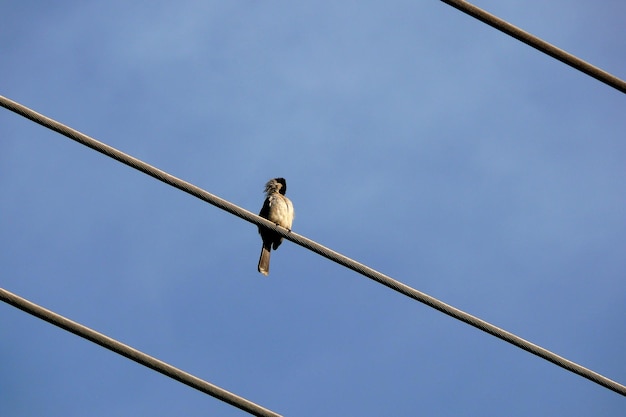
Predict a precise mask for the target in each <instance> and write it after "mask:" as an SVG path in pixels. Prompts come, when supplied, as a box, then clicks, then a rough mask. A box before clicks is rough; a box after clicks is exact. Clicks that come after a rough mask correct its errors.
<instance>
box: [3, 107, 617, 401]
mask: <svg viewBox="0 0 626 417" xmlns="http://www.w3.org/2000/svg"><path fill="white" fill-rule="evenodd" d="M0 105H1V106H3V107H5V108H7V109H9V110H11V111H13V112H15V113H18V114H20V115H22V116H24V117H26V118H28V119H30V120H32V121H34V122H36V123H39V124H41V125H42V126H45V127H47V128H49V129H52V130H54V131H56V132H59V133H61V134H62V135H64V136H67V137H68V138H70V139H73V140H75V141H77V142H79V143H82V144H84V145H86V146H88V147H90V148H92V149H95V150H97V151H98V152H101V153H103V154H105V155H108V156H110V157H112V158H114V159H116V160H118V161H120V162H122V163H124V164H126V165H128V166H131V167H133V168H135V169H138V170H139V171H142V172H144V173H146V174H148V175H150V176H152V177H154V178H157V179H158V180H160V181H163V182H165V183H166V184H169V185H172V186H173V187H176V188H178V189H179V190H182V191H185V192H187V193H189V194H191V195H193V196H196V197H198V198H200V199H201V200H203V201H206V202H207V203H209V204H212V205H214V206H216V207H219V208H221V209H223V210H226V211H228V212H229V213H232V214H234V215H236V216H238V217H240V218H242V219H244V220H247V221H249V222H250V223H254V224H256V225H259V226H263V227H266V228H268V229H271V230H273V231H275V232H276V233H278V234H280V235H281V236H283V237H284V238H285V239H287V240H290V241H292V242H294V243H296V244H298V245H300V246H302V247H305V248H307V249H309V250H311V251H313V252H315V253H317V254H319V255H322V256H323V257H325V258H327V259H330V260H331V261H333V262H336V263H338V264H340V265H343V266H345V267H347V268H349V269H351V270H353V271H355V272H358V273H359V274H361V275H364V276H366V277H368V278H370V279H372V280H374V281H376V282H378V283H380V284H383V285H385V286H387V287H389V288H391V289H392V290H394V291H397V292H399V293H401V294H404V295H406V296H407V297H410V298H412V299H414V300H416V301H419V302H421V303H423V304H426V305H428V306H430V307H432V308H434V309H436V310H439V311H441V312H442V313H444V314H447V315H448V316H450V317H453V318H455V319H457V320H461V321H463V322H465V323H467V324H469V325H471V326H473V327H476V328H477V329H480V330H482V331H484V332H486V333H489V334H491V335H493V336H495V337H497V338H499V339H501V340H504V341H505V342H508V343H510V344H512V345H514V346H517V347H519V348H521V349H524V350H525V351H527V352H530V353H532V354H533V355H536V356H539V357H540V358H543V359H545V360H547V361H549V362H552V363H554V364H555V365H558V366H560V367H561V368H563V369H566V370H568V371H570V372H573V373H575V374H578V375H580V376H582V377H584V378H587V379H588V380H590V381H593V382H595V383H597V384H599V385H602V386H604V387H606V388H608V389H610V390H613V391H615V392H617V393H619V394H621V395H624V396H626V386H624V385H622V384H619V383H617V382H615V381H613V380H611V379H609V378H607V377H605V376H603V375H600V374H599V373H597V372H594V371H592V370H590V369H587V368H585V367H583V366H581V365H578V364H577V363H575V362H572V361H570V360H568V359H565V358H564V357H562V356H559V355H557V354H555V353H553V352H550V351H549V350H547V349H544V348H542V347H541V346H538V345H535V344H533V343H531V342H529V341H527V340H524V339H522V338H521V337H519V336H516V335H514V334H513V333H510V332H508V331H506V330H504V329H501V328H499V327H497V326H494V325H493V324H490V323H488V322H486V321H484V320H481V319H479V318H478V317H475V316H472V315H471V314H469V313H466V312H464V311H461V310H459V309H457V308H455V307H452V306H451V305H448V304H446V303H444V302H443V301H439V300H437V299H436V298H434V297H431V296H429V295H427V294H425V293H423V292H420V291H418V290H416V289H414V288H411V287H409V286H408V285H405V284H403V283H401V282H399V281H396V280H395V279H393V278H391V277H388V276H387V275H384V274H382V273H380V272H378V271H376V270H374V269H372V268H370V267H368V266H366V265H364V264H362V263H360V262H357V261H355V260H353V259H350V258H348V257H347V256H344V255H342V254H340V253H338V252H335V251H333V250H331V249H329V248H327V247H325V246H322V245H320V244H319V243H317V242H314V241H312V240H310V239H307V238H306V237H304V236H301V235H298V234H297V233H294V232H291V231H289V230H287V229H283V228H282V227H278V226H276V225H275V224H274V223H272V222H270V221H268V220H266V219H264V218H262V217H259V216H257V215H255V214H253V213H251V212H249V211H248V210H244V209H242V208H241V207H238V206H236V205H235V204H232V203H230V202H228V201H226V200H223V199H221V198H219V197H216V196H214V195H213V194H210V193H208V192H206V191H204V190H202V189H201V188H199V187H197V186H195V185H192V184H190V183H188V182H185V181H183V180H181V179H179V178H176V177H174V176H172V175H169V174H168V173H166V172H164V171H161V170H160V169H158V168H155V167H153V166H151V165H148V164H146V163H145V162H142V161H140V160H138V159H136V158H133V157H132V156H130V155H127V154H125V153H123V152H121V151H119V150H117V149H114V148H112V147H110V146H108V145H105V144H103V143H101V142H98V141H97V140H95V139H93V138H90V137H89V136H87V135H84V134H82V133H80V132H78V131H76V130H74V129H71V128H69V127H67V126H64V125H62V124H61V123H59V122H56V121H54V120H52V119H50V118H48V117H45V116H43V115H42V114H39V113H37V112H35V111H33V110H31V109H29V108H27V107H25V106H23V105H21V104H18V103H16V102H14V101H12V100H9V99H7V98H5V97H3V96H0Z"/></svg>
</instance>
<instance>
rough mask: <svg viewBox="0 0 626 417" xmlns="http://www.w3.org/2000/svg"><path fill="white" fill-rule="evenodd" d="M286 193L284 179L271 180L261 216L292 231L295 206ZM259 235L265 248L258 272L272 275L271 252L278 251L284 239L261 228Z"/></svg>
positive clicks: (266, 187) (266, 185) (266, 188)
mask: <svg viewBox="0 0 626 417" xmlns="http://www.w3.org/2000/svg"><path fill="white" fill-rule="evenodd" d="M286 191H287V182H286V181H285V179H284V178H274V179H271V180H269V181H268V182H267V184H265V201H264V202H263V208H262V209H261V212H260V213H259V216H261V217H263V218H265V219H267V220H269V221H271V222H274V223H276V224H277V225H279V226H281V227H284V228H285V229H289V230H291V224H292V223H293V217H294V212H293V204H291V200H289V199H288V198H287V197H285V192H286ZM259 233H260V234H261V239H263V247H262V248H261V257H260V258H259V267H258V270H259V272H260V273H262V274H263V275H267V274H269V273H270V251H271V250H272V249H274V250H276V249H277V248H278V247H279V246H280V244H281V243H282V242H283V238H282V236H281V235H279V234H278V233H276V232H274V231H272V230H269V229H266V228H264V227H259Z"/></svg>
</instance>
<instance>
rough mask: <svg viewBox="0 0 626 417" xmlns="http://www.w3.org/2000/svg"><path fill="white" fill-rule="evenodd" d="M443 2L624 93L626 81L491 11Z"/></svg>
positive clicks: (450, 0)
mask: <svg viewBox="0 0 626 417" xmlns="http://www.w3.org/2000/svg"><path fill="white" fill-rule="evenodd" d="M441 1H443V2H444V3H447V4H448V5H450V6H452V7H454V8H456V9H458V10H460V11H462V12H463V13H466V14H468V15H470V16H472V17H474V18H476V19H478V20H480V21H481V22H483V23H486V24H488V25H489V26H491V27H494V28H496V29H498V30H499V31H501V32H504V33H506V34H507V35H509V36H512V37H514V38H515V39H517V40H519V41H522V42H524V43H525V44H526V45H529V46H531V47H533V48H535V49H537V50H539V51H541V52H543V53H544V54H547V55H549V56H551V57H552V58H555V59H558V60H559V61H561V62H563V63H565V64H567V65H569V66H570V67H572V68H575V69H577V70H579V71H581V72H584V73H585V74H587V75H589V76H591V77H593V78H595V79H596V80H598V81H601V82H603V83H605V84H607V85H609V86H611V87H613V88H615V89H617V90H619V91H621V92H622V93H626V81H624V80H622V79H620V78H618V77H616V76H614V75H612V74H610V73H608V72H606V71H604V70H602V69H600V68H598V67H596V66H594V65H592V64H590V63H588V62H586V61H583V60H582V59H580V58H578V57H576V56H575V55H572V54H570V53H568V52H565V51H564V50H563V49H560V48H557V47H556V46H554V45H552V44H550V43H548V42H546V41H544V40H542V39H540V38H538V37H536V36H534V35H531V34H530V33H528V32H526V31H524V30H522V29H520V28H518V27H517V26H514V25H512V24H510V23H508V22H507V21H505V20H502V19H500V18H499V17H497V16H494V15H492V14H491V13H489V12H487V11H485V10H483V9H481V8H478V7H476V6H474V5H473V4H471V3H468V2H466V1H464V0H441Z"/></svg>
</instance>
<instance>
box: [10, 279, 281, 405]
mask: <svg viewBox="0 0 626 417" xmlns="http://www.w3.org/2000/svg"><path fill="white" fill-rule="evenodd" d="M0 300H2V301H4V302H5V303H7V304H10V305H12V306H14V307H17V308H19V309H20V310H22V311H25V312H26V313H28V314H32V315H33V316H35V317H38V318H40V319H42V320H45V321H47V322H48V323H51V324H54V325H55V326H58V327H60V328H62V329H64V330H67V331H68V332H71V333H74V334H75V335H77V336H80V337H82V338H84V339H87V340H89V341H91V342H93V343H96V344H98V345H100V346H102V347H103V348H106V349H109V350H111V351H113V352H115V353H117V354H119V355H122V356H125V357H127V358H128V359H130V360H133V361H135V362H137V363H139V364H141V365H143V366H146V367H148V368H150V369H152V370H155V371H157V372H160V373H162V374H163V375H166V376H169V377H170V378H172V379H175V380H176V381H179V382H182V383H183V384H185V385H188V386H190V387H192V388H195V389H197V390H198V391H201V392H204V393H205V394H209V395H211V396H212V397H215V398H217V399H219V400H222V401H224V402H226V403H228V404H230V405H233V406H235V407H237V408H239V409H241V410H244V411H247V412H248V413H250V414H252V415H255V416H260V417H280V414H277V413H275V412H273V411H271V410H268V409H267V408H263V407H261V406H260V405H257V404H255V403H253V402H251V401H248V400H246V399H245V398H242V397H240V396H238V395H235V394H233V393H231V392H229V391H226V390H225V389H222V388H220V387H218V386H216V385H213V384H211V383H209V382H206V381H204V380H202V379H200V378H198V377H195V376H193V375H191V374H188V373H187V372H185V371H182V370H180V369H178V368H175V367H174V366H172V365H169V364H167V363H165V362H163V361H160V360H158V359H156V358H153V357H152V356H149V355H147V354H145V353H143V352H141V351H139V350H137V349H134V348H132V347H130V346H128V345H125V344H123V343H121V342H118V341H117V340H115V339H112V338H110V337H108V336H105V335H103V334H102V333H99V332H97V331H95V330H92V329H90V328H88V327H86V326H83V325H82V324H79V323H76V322H75V321H72V320H70V319H68V318H65V317H63V316H61V315H59V314H57V313H54V312H52V311H50V310H47V309H45V308H43V307H41V306H39V305H37V304H35V303H32V302H30V301H28V300H26V299H24V298H22V297H20V296H18V295H16V294H13V293H11V292H9V291H7V290H5V289H3V288H0Z"/></svg>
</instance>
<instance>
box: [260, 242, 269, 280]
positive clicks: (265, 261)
mask: <svg viewBox="0 0 626 417" xmlns="http://www.w3.org/2000/svg"><path fill="white" fill-rule="evenodd" d="M271 248H272V247H271V244H270V245H266V244H265V243H263V247H262V248H261V257H260V258H259V267H258V270H259V272H260V273H262V274H263V275H265V276H267V275H268V274H269V273H270V250H271Z"/></svg>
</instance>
